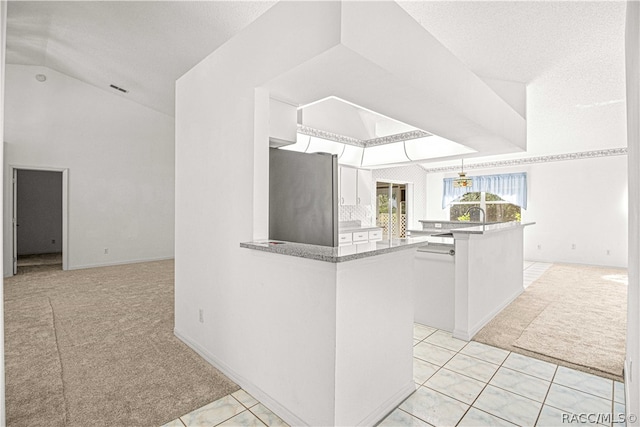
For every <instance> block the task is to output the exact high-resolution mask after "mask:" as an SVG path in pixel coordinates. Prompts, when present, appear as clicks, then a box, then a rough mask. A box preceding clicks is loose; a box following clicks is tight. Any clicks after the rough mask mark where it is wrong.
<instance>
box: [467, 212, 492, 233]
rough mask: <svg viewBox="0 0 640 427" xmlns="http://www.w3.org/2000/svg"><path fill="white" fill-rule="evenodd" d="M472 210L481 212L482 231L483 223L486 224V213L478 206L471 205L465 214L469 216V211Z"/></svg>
mask: <svg viewBox="0 0 640 427" xmlns="http://www.w3.org/2000/svg"><path fill="white" fill-rule="evenodd" d="M474 210H479V211H480V212H482V232H483V233H484V231H485V225H486V224H487V214H486V213H485V211H484V209H482V208H479V207H478V206H471V207H470V208H469V210H468V211H467V213H466V214H465V215H469V218H471V215H470V213H471V211H474Z"/></svg>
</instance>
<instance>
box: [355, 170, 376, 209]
mask: <svg viewBox="0 0 640 427" xmlns="http://www.w3.org/2000/svg"><path fill="white" fill-rule="evenodd" d="M372 186H373V172H371V171H370V170H365V169H358V194H357V198H358V200H357V201H358V204H359V205H370V204H371V203H372V199H371V187H372Z"/></svg>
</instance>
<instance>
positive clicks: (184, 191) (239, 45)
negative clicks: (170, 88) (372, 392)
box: [175, 2, 340, 415]
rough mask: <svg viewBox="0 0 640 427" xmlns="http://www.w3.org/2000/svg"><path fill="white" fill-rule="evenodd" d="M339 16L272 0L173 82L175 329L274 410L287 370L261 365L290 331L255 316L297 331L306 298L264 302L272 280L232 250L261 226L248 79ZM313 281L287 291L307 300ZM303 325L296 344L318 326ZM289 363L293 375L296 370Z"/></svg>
mask: <svg viewBox="0 0 640 427" xmlns="http://www.w3.org/2000/svg"><path fill="white" fill-rule="evenodd" d="M283 10H284V11H288V14H285V15H286V16H282V15H281V14H280V15H279V12H280V11H283ZM339 16H340V7H339V5H338V4H327V3H323V2H319V3H307V2H300V3H298V2H286V3H279V4H276V5H275V6H273V7H272V8H271V9H269V11H267V12H266V13H265V14H264V15H262V16H261V17H260V18H258V20H256V21H254V23H252V24H251V25H250V26H249V27H247V28H246V29H245V30H244V31H243V32H242V33H240V34H239V35H238V36H236V37H234V38H233V39H231V40H230V41H229V42H227V43H226V44H225V45H223V46H222V47H221V48H219V49H218V50H216V51H215V52H214V53H213V54H212V55H210V56H209V57H207V58H205V59H204V60H203V61H202V62H200V64H198V65H197V66H196V67H195V68H193V69H192V70H191V71H189V72H188V73H187V74H185V75H184V76H182V77H181V78H180V79H179V80H178V81H177V83H176V292H175V323H176V324H175V330H176V334H177V335H179V336H181V337H183V338H184V339H185V340H188V341H189V342H190V343H191V345H192V346H193V347H195V348H197V349H198V350H199V351H201V353H203V354H205V355H206V356H207V357H208V358H209V360H212V361H214V363H215V365H216V366H218V367H219V368H221V369H222V370H223V371H224V372H225V373H226V374H227V375H229V376H230V377H231V378H232V379H233V380H234V381H236V382H238V383H239V384H240V385H242V386H243V387H245V388H247V389H248V390H249V391H250V392H253V393H255V395H256V397H258V398H261V399H263V398H267V397H268V396H269V395H271V396H281V400H280V401H279V402H274V401H270V400H268V399H267V400H265V402H270V403H268V404H273V407H272V409H273V410H275V411H278V409H281V408H282V407H287V406H290V404H291V403H290V402H292V401H296V400H297V401H298V402H299V401H300V399H299V398H298V396H297V395H296V394H297V393H299V392H298V391H297V390H289V388H288V384H289V382H288V380H287V377H286V374H281V373H280V372H270V370H269V369H268V368H269V367H271V366H278V365H279V363H280V362H281V359H280V357H281V355H282V354H283V353H282V352H283V351H285V352H286V349H283V348H282V339H284V338H285V337H288V334H286V333H284V332H285V331H283V330H274V329H271V328H269V327H268V326H267V325H266V324H265V322H263V321H262V319H264V318H267V317H272V316H274V315H276V316H278V319H282V322H283V327H286V328H288V329H289V330H291V331H297V330H298V329H297V328H299V327H301V326H303V325H304V324H305V323H304V322H306V321H305V320H304V319H305V316H304V313H302V312H300V310H301V309H302V308H304V307H307V306H305V305H301V306H296V305H295V304H293V303H292V302H291V301H292V300H289V299H287V300H286V301H285V300H282V301H272V302H269V300H268V299H267V298H266V297H268V296H269V295H270V291H269V290H270V287H271V286H278V283H271V282H270V281H269V280H268V276H265V277H262V276H261V275H257V274H256V273H255V272H254V271H253V268H252V266H253V263H254V262H258V259H260V260H262V258H258V256H257V254H256V253H255V252H254V251H251V250H249V249H243V248H240V246H239V245H240V242H243V241H251V240H253V239H254V238H264V237H266V234H265V233H266V230H267V229H268V227H267V226H266V224H268V198H267V197H265V195H267V194H268V176H269V173H268V163H269V161H268V145H269V134H268V132H269V127H268V112H269V92H268V91H266V90H264V89H262V88H260V89H258V90H256V87H260V86H261V84H263V83H265V82H266V81H269V80H270V79H272V78H273V77H275V76H277V75H279V74H281V73H282V72H283V71H285V70H288V69H291V68H293V67H294V66H296V65H298V64H300V63H302V62H305V61H307V60H308V59H310V58H313V57H315V56H316V55H318V54H319V53H320V52H323V51H325V50H326V49H328V48H329V47H331V46H333V45H335V44H336V43H337V41H338V38H337V34H338V31H339V19H336V18H337V17H339ZM327 22H330V23H332V24H331V25H330V26H327V25H326V23H327ZM283 23H286V25H283ZM332 30H333V31H332ZM291 34H299V35H300V37H291ZM265 188H266V190H267V191H265ZM311 265H312V262H311V261H309V266H311ZM322 267H323V266H319V267H318V268H322ZM325 267H326V266H325ZM256 271H259V270H256ZM294 274H295V272H294ZM312 276H313V273H312ZM294 277H295V276H294ZM311 282H312V281H309V283H308V284H307V283H306V282H305V283H301V286H300V287H297V288H296V289H294V290H293V291H294V292H295V293H294V294H291V295H292V298H293V299H297V298H305V294H306V291H305V289H306V286H307V285H311V284H312V283H311ZM327 292H330V290H327ZM327 295H329V293H328V294H327ZM317 303H319V304H321V302H320V301H318V302H317ZM309 304H311V305H314V304H313V302H309ZM200 309H201V310H203V312H204V322H203V323H200V322H199V320H198V314H199V313H198V310H200ZM271 320H273V319H271ZM301 322H302V323H301ZM269 324H272V322H269ZM310 327H311V329H309V330H310V332H311V335H309V336H305V335H304V334H300V335H299V338H300V345H301V346H306V345H307V344H308V343H310V342H311V341H313V335H314V333H315V332H318V333H326V332H322V331H318V330H317V328H316V326H315V325H310ZM314 331H315V332H314ZM283 333H284V334H283ZM308 340H311V341H308ZM310 348H312V347H310ZM296 363H300V365H296V366H294V369H296V371H293V372H294V375H297V374H296V373H295V372H298V371H297V369H298V368H299V367H303V366H304V361H296ZM265 368H267V369H265ZM290 372H291V371H290ZM312 374H313V373H312ZM331 381H333V379H330V378H324V379H323V384H322V385H321V386H320V387H321V388H323V389H324V387H325V386H330V384H329V385H327V384H326V383H327V382H331ZM282 396H285V397H282ZM323 402H324V401H323ZM280 412H281V411H280ZM294 415H295V414H294Z"/></svg>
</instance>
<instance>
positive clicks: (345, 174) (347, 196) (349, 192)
mask: <svg viewBox="0 0 640 427" xmlns="http://www.w3.org/2000/svg"><path fill="white" fill-rule="evenodd" d="M339 171H340V178H339V180H340V204H341V205H355V204H356V181H357V179H358V178H357V173H358V170H357V169H354V168H348V167H345V166H340V168H339Z"/></svg>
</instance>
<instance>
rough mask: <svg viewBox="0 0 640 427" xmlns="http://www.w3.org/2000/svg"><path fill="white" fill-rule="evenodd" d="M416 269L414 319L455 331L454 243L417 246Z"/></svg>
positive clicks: (448, 330) (424, 323)
mask: <svg viewBox="0 0 640 427" xmlns="http://www.w3.org/2000/svg"><path fill="white" fill-rule="evenodd" d="M415 269H416V274H415V276H414V277H415V315H414V320H415V322H416V323H420V324H423V325H427V326H431V327H434V328H438V329H442V330H444V331H447V332H453V325H454V316H455V311H454V310H455V308H454V298H455V250H454V245H453V244H442V243H429V244H428V245H425V246H422V247H420V248H418V251H417V253H416V260H415Z"/></svg>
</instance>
